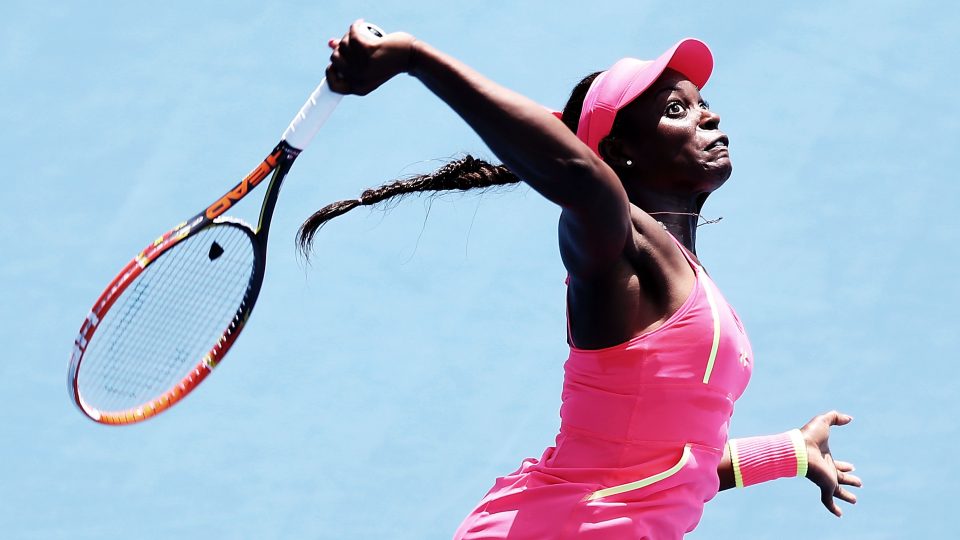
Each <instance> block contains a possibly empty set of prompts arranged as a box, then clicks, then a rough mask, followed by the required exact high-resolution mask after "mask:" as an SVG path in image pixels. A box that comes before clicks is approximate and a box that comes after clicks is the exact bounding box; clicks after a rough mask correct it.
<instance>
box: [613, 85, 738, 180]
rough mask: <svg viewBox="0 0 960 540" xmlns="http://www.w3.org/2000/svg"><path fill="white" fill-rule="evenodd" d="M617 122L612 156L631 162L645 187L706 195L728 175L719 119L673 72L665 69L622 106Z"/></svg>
mask: <svg viewBox="0 0 960 540" xmlns="http://www.w3.org/2000/svg"><path fill="white" fill-rule="evenodd" d="M617 123H618V128H616V129H615V130H614V132H616V133H617V134H616V135H614V138H615V139H616V140H617V141H618V143H619V145H620V148H619V149H618V153H622V154H623V155H622V158H623V159H630V160H631V161H633V166H632V167H633V169H635V170H636V171H637V172H638V173H639V176H640V177H641V178H643V179H644V180H645V181H650V182H654V183H655V184H656V185H651V186H650V187H659V188H662V189H669V190H671V191H672V190H676V189H681V190H684V191H685V190H688V189H689V190H693V191H695V192H698V193H700V192H711V191H713V190H715V189H717V188H718V187H720V186H721V185H723V183H724V182H725V181H726V180H727V178H729V177H730V173H731V172H732V170H733V165H732V164H731V162H730V152H729V150H728V142H729V141H728V139H727V136H726V135H725V134H724V133H723V132H722V131H720V115H718V114H716V113H714V112H713V111H711V110H710V109H709V107H708V106H707V104H706V102H704V101H703V98H702V97H700V91H699V90H698V89H697V87H696V86H695V85H694V84H693V83H692V82H690V81H689V80H687V79H686V77H684V76H683V75H682V74H680V73H678V72H676V71H674V70H671V69H668V70H666V71H665V72H664V73H663V75H661V76H660V78H659V79H657V81H656V82H655V83H653V85H651V86H650V88H648V89H647V91H646V92H644V93H643V95H641V96H640V97H639V98H637V99H636V100H634V101H633V102H632V103H630V105H627V106H626V107H625V108H623V109H622V110H621V111H620V112H619V113H618V115H617ZM661 183H662V185H660V184H661Z"/></svg>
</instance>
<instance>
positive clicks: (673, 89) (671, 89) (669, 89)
mask: <svg viewBox="0 0 960 540" xmlns="http://www.w3.org/2000/svg"><path fill="white" fill-rule="evenodd" d="M679 91H680V85H674V86H667V87H665V88H661V89H660V90H657V91H656V93H655V94H653V96H654V97H658V96H660V94H662V93H664V92H679Z"/></svg>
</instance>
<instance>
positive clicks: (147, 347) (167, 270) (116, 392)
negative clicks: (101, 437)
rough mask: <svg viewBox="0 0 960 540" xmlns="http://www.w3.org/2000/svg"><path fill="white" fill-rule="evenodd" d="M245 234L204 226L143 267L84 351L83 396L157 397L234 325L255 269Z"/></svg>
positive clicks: (114, 407)
mask: <svg viewBox="0 0 960 540" xmlns="http://www.w3.org/2000/svg"><path fill="white" fill-rule="evenodd" d="M254 259H255V255H254V248H253V244H252V239H251V237H250V235H249V232H248V231H247V230H246V229H244V228H241V227H240V226H237V225H233V224H229V223H224V224H215V225H212V226H210V227H207V228H205V229H203V230H201V231H200V232H198V233H196V234H195V235H193V236H191V237H189V238H186V239H185V240H183V241H181V242H180V243H178V244H177V245H175V246H173V247H172V248H170V249H169V250H168V251H167V252H165V253H164V254H162V255H161V256H160V257H159V258H158V259H156V260H155V261H154V262H152V263H151V264H150V265H149V266H147V267H146V268H145V269H144V270H143V272H142V273H141V274H140V275H139V276H138V277H137V278H136V279H135V280H134V282H133V283H131V284H130V285H129V286H128V287H127V288H126V290H124V291H123V293H122V294H121V296H120V298H118V299H117V300H116V302H115V303H114V305H113V307H112V308H111V309H110V310H109V311H108V312H107V313H106V314H105V315H104V317H103V320H102V321H101V322H100V324H99V325H98V327H97V331H96V333H95V334H94V335H93V337H92V338H91V341H90V343H89V345H88V347H87V349H86V352H85V353H84V357H83V361H82V363H81V366H80V373H79V374H78V385H79V389H80V394H81V396H82V397H83V399H84V401H86V402H87V403H88V404H89V405H91V406H93V407H95V408H97V409H99V410H102V411H119V410H126V409H130V408H134V407H137V406H140V405H143V404H145V403H147V402H149V401H150V400H152V399H154V398H156V397H159V396H160V395H162V394H163V393H164V392H166V391H167V390H169V389H170V388H172V387H173V386H174V385H175V384H177V383H179V382H180V381H181V380H183V378H184V377H186V376H187V375H188V374H189V373H190V371H191V370H192V369H193V368H194V367H195V366H196V365H197V363H198V362H199V361H200V360H202V359H203V357H204V356H205V355H206V354H207V353H208V352H209V351H210V349H211V348H213V347H214V345H217V344H218V343H220V341H219V340H221V339H222V337H223V336H224V335H225V334H227V333H228V332H229V331H231V330H232V329H233V328H234V327H235V325H236V323H237V314H238V311H239V309H240V307H241V306H242V305H243V304H244V303H245V301H246V296H247V293H248V288H249V284H250V279H251V276H252V275H253V268H254Z"/></svg>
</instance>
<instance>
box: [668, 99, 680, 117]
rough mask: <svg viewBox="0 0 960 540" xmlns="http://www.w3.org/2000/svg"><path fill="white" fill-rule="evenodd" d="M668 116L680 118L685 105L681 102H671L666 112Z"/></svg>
mask: <svg viewBox="0 0 960 540" xmlns="http://www.w3.org/2000/svg"><path fill="white" fill-rule="evenodd" d="M665 112H666V114H667V116H680V115H682V114H683V105H681V104H680V102H679V101H671V102H670V103H667V110H666V111H665Z"/></svg>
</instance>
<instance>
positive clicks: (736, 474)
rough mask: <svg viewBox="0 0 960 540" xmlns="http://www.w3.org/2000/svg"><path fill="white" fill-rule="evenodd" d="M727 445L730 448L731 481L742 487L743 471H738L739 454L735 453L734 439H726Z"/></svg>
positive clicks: (735, 442)
mask: <svg viewBox="0 0 960 540" xmlns="http://www.w3.org/2000/svg"><path fill="white" fill-rule="evenodd" d="M727 447H728V448H729V449H730V462H731V463H733V481H734V483H735V484H736V486H737V487H738V488H742V487H743V473H741V472H740V456H738V455H737V441H736V439H730V440H729V441H727Z"/></svg>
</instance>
